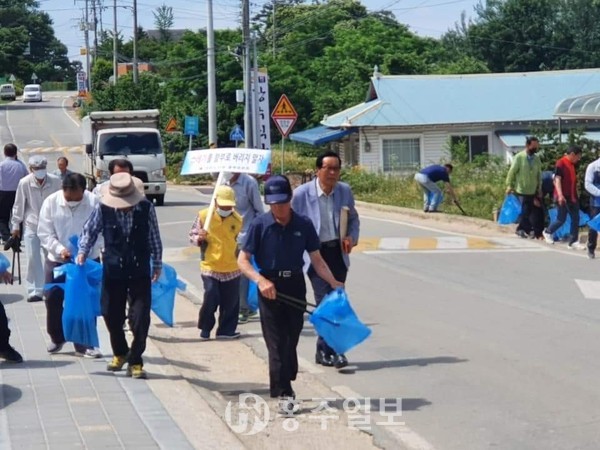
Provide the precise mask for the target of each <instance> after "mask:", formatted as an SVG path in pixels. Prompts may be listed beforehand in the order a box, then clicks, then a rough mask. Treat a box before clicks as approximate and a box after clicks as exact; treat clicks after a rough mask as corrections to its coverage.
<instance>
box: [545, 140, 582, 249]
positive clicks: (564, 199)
mask: <svg viewBox="0 0 600 450" xmlns="http://www.w3.org/2000/svg"><path fill="white" fill-rule="evenodd" d="M580 160H581V147H579V146H577V145H572V146H570V147H569V148H568V149H567V154H566V155H565V156H563V157H562V158H560V159H559V160H558V161H557V162H556V168H555V170H554V199H555V200H556V203H557V207H558V214H557V216H556V220H555V221H554V222H552V223H551V224H550V225H549V226H548V228H546V229H545V230H544V232H543V235H544V239H545V241H546V242H547V243H548V244H554V237H553V234H554V232H555V231H556V230H558V229H559V228H560V227H561V226H562V225H563V224H564V223H565V220H566V219H567V213H568V214H569V216H570V217H571V236H570V238H569V248H570V249H572V250H583V249H584V248H585V246H584V245H581V244H580V243H579V198H578V196H577V170H576V168H575V166H576V165H577V163H578V162H579V161H580Z"/></svg>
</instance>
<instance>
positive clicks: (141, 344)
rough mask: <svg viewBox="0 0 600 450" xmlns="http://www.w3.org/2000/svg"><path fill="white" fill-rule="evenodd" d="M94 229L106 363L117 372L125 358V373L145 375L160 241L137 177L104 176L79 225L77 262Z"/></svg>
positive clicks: (82, 259) (86, 252)
mask: <svg viewBox="0 0 600 450" xmlns="http://www.w3.org/2000/svg"><path fill="white" fill-rule="evenodd" d="M100 233H102V234H103V236H104V249H103V251H102V262H103V264H102V265H103V267H104V277H103V295H102V315H103V316H104V321H105V322H106V327H107V328H108V332H109V334H110V344H111V347H112V351H113V359H112V361H111V362H110V363H109V364H108V365H107V367H106V368H107V370H109V371H112V372H117V371H119V370H121V369H122V368H123V366H124V365H125V363H127V364H128V365H127V375H128V376H130V377H133V378H146V372H145V371H144V363H143V360H142V354H143V353H144V350H145V349H146V339H147V337H148V328H149V327H150V306H151V291H150V285H151V282H152V281H156V280H158V277H159V276H160V272H161V269H162V242H161V239H160V232H159V229H158V220H157V218H156V211H155V210H154V206H153V205H152V204H151V203H150V202H149V201H148V200H146V198H145V196H144V193H143V183H142V181H141V180H140V179H138V178H136V177H132V176H131V175H130V174H128V173H115V174H114V175H112V176H111V177H110V183H109V184H107V185H105V186H104V187H103V188H102V192H101V198H100V203H99V204H97V205H96V207H95V208H94V210H93V212H92V215H91V216H90V217H89V219H88V220H87V221H86V223H85V225H84V226H83V231H82V233H81V236H80V238H79V251H78V254H77V263H78V264H83V263H84V262H85V260H86V258H87V256H88V255H89V253H90V251H91V250H92V247H93V246H94V244H95V243H96V240H97V239H98V236H99V235H100ZM151 260H152V265H150V261H151ZM151 271H152V276H151V275H150V273H151ZM127 295H129V297H130V301H131V303H130V317H131V322H132V328H133V330H132V331H133V342H132V343H131V348H130V347H129V346H128V344H127V340H126V339H125V332H124V330H123V324H124V322H125V305H126V303H127Z"/></svg>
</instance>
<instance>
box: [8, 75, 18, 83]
mask: <svg viewBox="0 0 600 450" xmlns="http://www.w3.org/2000/svg"><path fill="white" fill-rule="evenodd" d="M8 81H10V82H11V83H14V82H15V81H17V79H16V78H15V76H14V75H13V74H11V75H10V77H8Z"/></svg>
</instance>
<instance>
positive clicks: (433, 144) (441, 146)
mask: <svg viewBox="0 0 600 450" xmlns="http://www.w3.org/2000/svg"><path fill="white" fill-rule="evenodd" d="M448 138H449V134H448V132H447V131H445V130H442V131H425V132H423V138H422V139H421V145H422V147H423V148H422V149H421V155H422V156H421V167H426V166H430V165H431V164H438V163H439V162H440V161H442V160H444V161H450V152H449V151H448Z"/></svg>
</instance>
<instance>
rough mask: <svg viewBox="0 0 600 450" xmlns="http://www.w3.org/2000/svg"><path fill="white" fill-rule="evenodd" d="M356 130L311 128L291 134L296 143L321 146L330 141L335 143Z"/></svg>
mask: <svg viewBox="0 0 600 450" xmlns="http://www.w3.org/2000/svg"><path fill="white" fill-rule="evenodd" d="M354 131H356V129H352V128H345V129H344V128H327V127H315V128H309V129H308V130H304V131H299V132H297V133H292V134H290V139H291V140H292V141H296V142H304V143H305V144H310V145H321V144H325V143H327V142H329V141H335V140H336V139H340V138H342V137H344V136H346V135H348V134H350V133H352V132H354Z"/></svg>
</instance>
